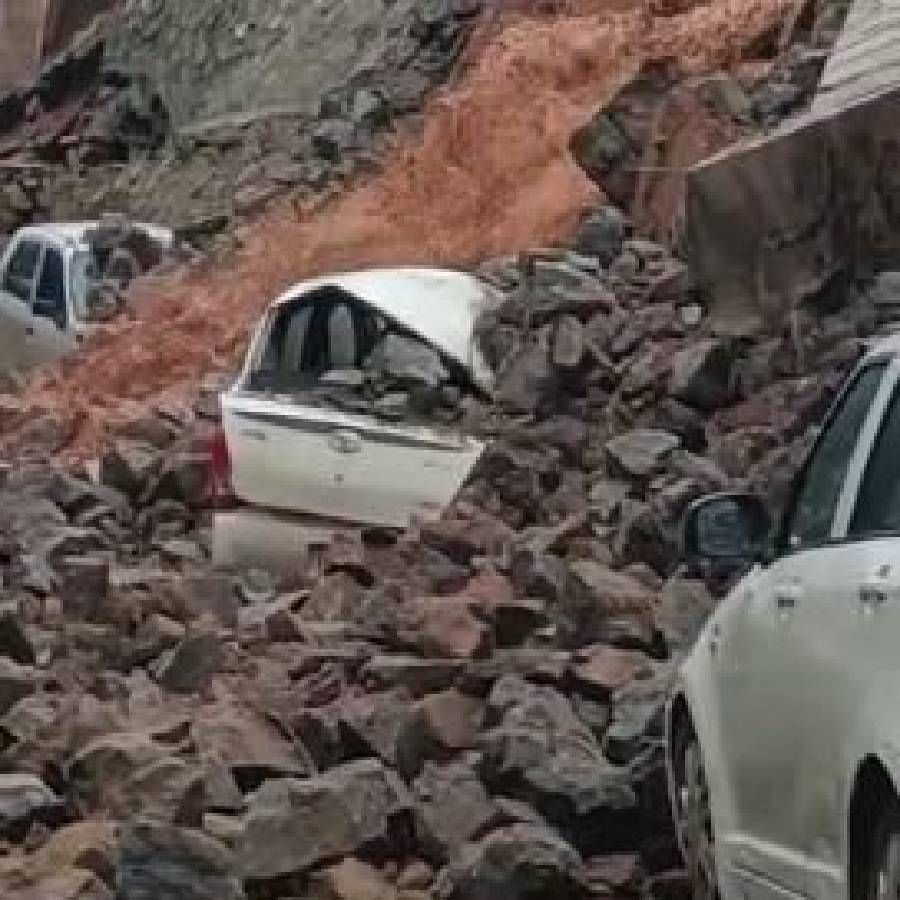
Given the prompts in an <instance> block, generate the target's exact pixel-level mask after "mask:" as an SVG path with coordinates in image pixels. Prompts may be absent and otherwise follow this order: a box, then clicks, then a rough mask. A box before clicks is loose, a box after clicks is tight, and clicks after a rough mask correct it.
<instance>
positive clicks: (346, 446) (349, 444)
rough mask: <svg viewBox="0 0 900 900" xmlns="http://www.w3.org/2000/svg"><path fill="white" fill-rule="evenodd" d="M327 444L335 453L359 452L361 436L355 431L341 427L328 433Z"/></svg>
mask: <svg viewBox="0 0 900 900" xmlns="http://www.w3.org/2000/svg"><path fill="white" fill-rule="evenodd" d="M328 446H329V447H331V449H332V450H334V451H335V453H359V451H360V450H362V438H360V436H359V435H358V434H357V433H356V432H355V431H349V430H347V429H344V428H342V429H340V430H338V431H332V432H331V434H329V435H328Z"/></svg>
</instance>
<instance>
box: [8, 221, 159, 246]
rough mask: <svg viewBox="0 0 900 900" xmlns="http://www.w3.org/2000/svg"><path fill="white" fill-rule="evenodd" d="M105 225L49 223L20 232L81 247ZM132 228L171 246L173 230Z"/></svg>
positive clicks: (142, 225)
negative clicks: (89, 236)
mask: <svg viewBox="0 0 900 900" xmlns="http://www.w3.org/2000/svg"><path fill="white" fill-rule="evenodd" d="M103 224H104V223H103V222H101V221H99V220H97V221H95V222H47V223H44V224H40V225H28V226H26V227H25V228H22V229H20V231H19V232H18V233H19V234H22V235H26V236H27V235H29V234H31V235H35V236H38V237H53V238H56V239H57V240H59V241H61V242H62V243H64V244H73V245H80V244H84V243H85V239H86V237H87V235H88V233H89V232H91V231H93V230H94V229H96V228H99V227H100V226H102V225H103ZM128 224H129V225H130V226H131V227H132V228H137V229H140V230H141V231H144V232H146V233H147V234H148V235H150V237H151V238H153V240H155V241H158V242H159V243H161V244H167V245H168V244H171V243H172V241H173V240H174V235H173V232H172V230H171V229H169V228H164V227H162V226H160V225H150V224H148V223H146V222H129V223H128Z"/></svg>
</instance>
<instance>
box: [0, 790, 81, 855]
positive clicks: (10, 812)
mask: <svg viewBox="0 0 900 900" xmlns="http://www.w3.org/2000/svg"><path fill="white" fill-rule="evenodd" d="M65 816H66V806H65V804H64V803H63V801H62V800H61V799H60V798H59V797H57V796H56V794H54V793H53V791H52V790H50V788H49V787H47V785H46V784H44V782H43V781H41V779H40V778H36V777H35V776H34V775H12V774H9V775H0V837H3V838H5V839H7V840H14V841H20V840H22V839H23V838H24V837H25V835H26V833H27V832H28V829H29V828H30V827H31V826H32V825H33V824H35V823H40V824H42V825H48V826H59V825H61V824H62V822H63V821H64V819H65Z"/></svg>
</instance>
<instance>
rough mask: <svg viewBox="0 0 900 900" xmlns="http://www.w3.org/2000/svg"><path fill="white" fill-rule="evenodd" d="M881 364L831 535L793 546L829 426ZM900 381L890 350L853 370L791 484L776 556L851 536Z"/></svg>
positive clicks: (784, 555)
mask: <svg viewBox="0 0 900 900" xmlns="http://www.w3.org/2000/svg"><path fill="white" fill-rule="evenodd" d="M876 367H881V368H882V369H883V372H882V377H881V382H880V383H879V385H878V389H877V390H876V392H875V395H874V397H873V399H872V402H871V404H870V406H869V411H868V413H867V414H866V417H865V419H864V421H863V425H862V428H861V429H860V431H859V436H858V438H857V441H856V446H855V447H854V450H853V453H852V454H851V456H850V459H849V462H848V464H847V469H846V471H845V473H844V480H843V483H842V485H841V489H840V492H839V494H838V501H837V504H836V506H835V510H834V514H833V516H832V519H831V528H830V531H829V534H828V536H827V537H826V538H825V539H824V540H821V541H817V542H810V543H807V544H803V545H802V546H799V547H794V546H791V543H790V540H789V537H790V528H791V523H792V522H793V518H794V513H795V510H796V507H797V503H798V502H799V499H800V494H801V492H802V490H803V487H804V485H805V483H806V477H807V474H808V472H809V468H810V466H811V465H812V462H813V460H814V459H815V457H816V454H817V453H818V451H819V449H820V448H821V445H822V442H823V440H824V439H825V435H826V434H827V432H828V429H829V428H830V427H831V424H832V423H833V421H834V419H835V417H836V416H837V415H838V413H839V412H840V410H841V409H842V408H843V405H844V400H845V399H846V397H847V395H848V394H849V392H850V391H851V390H852V388H853V387H854V386H855V385H856V384H857V383H858V382H859V379H860V378H861V377H862V376H863V375H864V374H865V373H866V372H867V371H868V370H870V369H872V368H876ZM898 381H900V361H898V359H897V357H896V356H894V355H893V354H890V353H883V354H879V355H877V356H873V357H871V358H869V359H867V360H866V361H865V362H864V363H862V364H861V365H859V366H858V367H857V368H856V369H855V370H854V371H853V373H852V374H851V375H850V376H849V377H848V378H847V380H846V382H845V384H844V386H843V387H842V388H841V390H840V392H839V394H838V396H837V397H836V398H835V399H834V402H833V403H832V404H831V406H830V407H829V409H828V412H827V413H826V415H825V417H824V418H823V420H822V423H821V426H820V429H819V434H818V435H817V436H816V440H815V442H814V443H813V446H812V447H811V448H810V450H809V453H808V454H807V455H806V458H805V459H804V461H803V465H802V466H801V467H800V469H799V470H798V472H797V475H796V476H795V478H794V481H793V484H792V486H791V491H790V495H789V499H788V502H787V504H786V505H785V510H784V514H783V515H782V516H781V518H780V521H779V524H778V528H777V530H776V535H775V541H774V548H773V549H774V559H776V560H777V559H781V558H784V557H788V556H793V555H795V554H797V553H804V552H807V551H810V550H817V549H820V548H822V547H828V546H832V545H835V544H840V543H843V542H845V541H846V540H847V530H848V528H849V525H850V520H851V518H852V515H853V510H854V508H855V504H856V498H857V496H858V494H859V489H860V486H861V484H862V478H863V476H864V473H865V469H866V466H867V464H868V460H869V456H870V455H871V452H872V449H873V446H874V443H875V441H876V440H877V436H878V432H879V429H880V427H881V423H882V421H883V418H884V414H885V410H886V409H887V407H888V405H889V403H890V401H891V398H892V397H893V395H894V390H895V389H897V387H898Z"/></svg>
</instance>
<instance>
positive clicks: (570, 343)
mask: <svg viewBox="0 0 900 900" xmlns="http://www.w3.org/2000/svg"><path fill="white" fill-rule="evenodd" d="M585 349H586V348H585V343H584V326H583V325H582V324H581V322H579V321H578V319H576V318H575V317H574V316H563V317H562V318H561V319H560V320H559V322H558V323H557V325H556V333H555V335H554V338H553V365H555V366H556V367H557V368H558V369H563V370H565V371H573V370H575V369H577V368H578V367H579V366H580V365H581V361H582V360H583V359H584V354H585Z"/></svg>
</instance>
